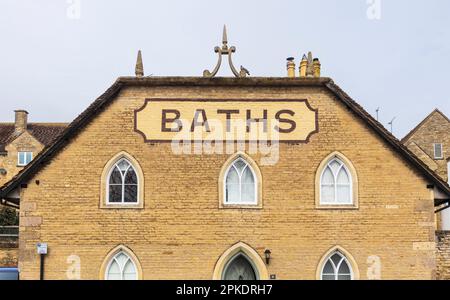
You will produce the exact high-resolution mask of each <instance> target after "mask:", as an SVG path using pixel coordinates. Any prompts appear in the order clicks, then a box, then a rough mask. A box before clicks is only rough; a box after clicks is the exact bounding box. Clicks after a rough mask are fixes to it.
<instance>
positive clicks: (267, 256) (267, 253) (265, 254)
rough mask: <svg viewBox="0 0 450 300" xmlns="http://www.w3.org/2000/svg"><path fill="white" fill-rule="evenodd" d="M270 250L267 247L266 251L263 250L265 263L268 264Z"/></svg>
mask: <svg viewBox="0 0 450 300" xmlns="http://www.w3.org/2000/svg"><path fill="white" fill-rule="evenodd" d="M271 253H272V252H270V250H269V249H266V251H264V256H265V257H266V264H267V265H268V264H269V263H270V254H271Z"/></svg>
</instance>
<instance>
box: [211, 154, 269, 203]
mask: <svg viewBox="0 0 450 300" xmlns="http://www.w3.org/2000/svg"><path fill="white" fill-rule="evenodd" d="M232 173H233V174H234V175H235V176H230V175H233V174H232ZM227 178H228V181H227ZM230 179H231V182H230ZM232 180H234V181H235V183H236V185H233V182H232ZM251 180H254V185H253V186H251V184H250V182H251ZM227 183H228V184H227ZM227 188H228V189H229V188H234V190H235V191H234V192H233V194H234V195H235V196H233V197H234V198H230V189H229V190H228V193H227ZM218 189H219V191H218V194H219V207H220V208H262V176H261V171H260V169H259V167H258V165H257V164H256V162H255V161H254V160H253V159H252V158H251V157H250V156H248V155H247V154H245V153H244V152H237V153H235V154H234V155H232V156H231V157H229V158H228V159H227V161H226V162H225V163H224V164H223V166H222V169H221V171H220V174H219V180H218ZM250 192H253V193H254V194H253V195H254V197H253V198H252V197H250V196H249V195H250ZM230 200H231V201H230ZM236 200H237V201H236ZM241 200H244V201H241Z"/></svg>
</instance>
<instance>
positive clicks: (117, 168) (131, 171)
mask: <svg viewBox="0 0 450 300" xmlns="http://www.w3.org/2000/svg"><path fill="white" fill-rule="evenodd" d="M113 175H116V176H113ZM113 177H114V178H113ZM111 189H113V190H111ZM112 192H114V193H115V194H117V196H116V198H117V199H115V202H114V201H110V200H112V198H111V193H112ZM130 194H132V195H133V196H132V197H130ZM127 195H128V196H127ZM133 197H136V200H137V201H130V200H133V199H134V198H133ZM119 200H120V201H119ZM143 207H144V175H143V173H142V169H141V167H140V166H139V163H138V162H137V160H136V159H135V158H134V157H133V156H131V155H130V154H128V153H127V152H125V151H121V152H119V153H118V154H116V155H115V156H114V157H113V158H111V159H110V160H109V161H108V162H107V163H106V164H105V166H104V168H103V172H102V176H101V182H100V208H143Z"/></svg>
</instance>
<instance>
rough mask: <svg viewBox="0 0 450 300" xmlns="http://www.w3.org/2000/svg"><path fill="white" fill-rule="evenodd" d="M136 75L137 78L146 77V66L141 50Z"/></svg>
mask: <svg viewBox="0 0 450 300" xmlns="http://www.w3.org/2000/svg"><path fill="white" fill-rule="evenodd" d="M134 73H135V74H136V76H137V77H142V76H144V64H143V63H142V53H141V50H139V51H138V55H137V60H136V68H135V71H134Z"/></svg>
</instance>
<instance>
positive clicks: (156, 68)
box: [0, 0, 450, 137]
mask: <svg viewBox="0 0 450 300" xmlns="http://www.w3.org/2000/svg"><path fill="white" fill-rule="evenodd" d="M374 1H375V2H378V1H380V3H381V10H380V13H381V14H380V16H381V18H380V19H373V18H372V19H371V18H369V17H368V14H367V11H368V9H369V7H370V5H369V4H368V3H367V2H374ZM78 3H79V4H80V5H78ZM78 7H80V8H81V9H80V10H79V11H78V10H77V8H78ZM78 13H79V18H77V17H78ZM371 15H372V16H373V14H371ZM223 24H227V27H228V40H229V45H234V46H236V47H237V52H236V53H235V55H234V61H235V65H236V66H237V67H239V66H240V65H243V66H245V67H246V68H247V69H249V70H250V73H251V75H253V76H285V75H286V69H285V66H286V61H285V59H286V57H288V56H294V57H295V58H296V62H297V65H298V60H299V59H300V58H301V56H302V54H303V53H305V52H307V51H309V50H311V51H313V54H314V56H317V57H319V58H320V60H321V62H322V74H323V76H329V77H332V78H333V80H334V81H335V82H336V83H337V84H338V85H340V86H341V87H342V88H343V89H344V90H345V91H346V92H347V93H348V94H349V95H350V96H351V97H352V98H353V99H355V100H356V101H357V102H358V103H360V104H361V105H362V106H363V107H364V108H365V109H366V110H367V111H368V112H370V113H371V114H373V115H375V109H376V108H377V107H380V121H381V122H382V123H383V124H384V125H385V126H386V127H389V126H388V125H387V122H389V121H390V120H391V119H392V118H393V117H394V116H396V117H397V119H396V120H395V121H394V134H395V135H396V136H397V137H403V136H404V135H405V134H406V133H407V132H408V131H409V130H410V129H412V127H414V126H415V125H416V124H417V123H418V122H419V121H421V120H422V119H423V118H424V117H425V116H426V115H427V114H428V113H430V112H431V111H432V110H433V109H434V108H436V107H437V108H439V109H440V110H441V111H443V112H444V113H445V114H447V115H448V116H450V95H449V93H448V87H449V86H450V76H449V70H450V1H447V0H427V1H425V0H423V1H417V0H416V1H411V0H409V1H408V0H396V1H392V0H390V1H387V0H346V1H342V0H314V1H312V0H309V1H300V0H296V1H280V0H278V1H264V0H258V1H256V0H252V1H248V0H247V1H243V0H241V1H234V0H228V1H220V2H219V1H194V0H191V1H168V0H165V1H138V0H127V1H125V0H123V1H111V0H39V1H36V0H0V39H1V40H0V103H1V110H0V121H13V119H14V114H13V110H14V109H19V108H20V109H27V110H28V111H29V113H30V121H34V122H37V121H40V122H42V121H55V122H56V121H71V120H72V119H73V118H74V117H76V116H77V115H78V114H79V113H81V112H82V111H83V110H84V109H85V108H86V107H87V106H88V105H89V104H90V103H91V102H92V101H93V100H94V99H95V98H96V97H97V96H98V95H100V94H101V93H102V92H104V91H105V90H106V89H107V88H108V87H109V86H110V85H111V84H112V83H113V82H114V80H115V79H116V78H117V77H119V76H124V75H134V64H135V60H136V53H137V50H138V49H142V51H143V58H144V66H145V73H146V75H150V74H154V75H159V76H172V75H189V76H201V75H202V72H203V70H204V69H212V68H213V67H214V65H215V63H216V59H217V57H216V54H215V53H214V52H213V48H214V46H216V45H219V44H220V41H221V35H222V26H223ZM225 66H226V65H225ZM226 69H227V71H226V72H224V73H220V75H226V76H228V75H231V74H230V72H229V71H228V67H227V68H226Z"/></svg>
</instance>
